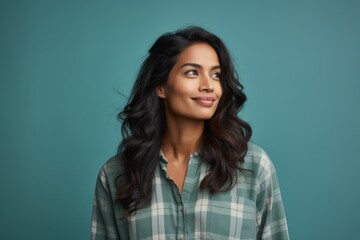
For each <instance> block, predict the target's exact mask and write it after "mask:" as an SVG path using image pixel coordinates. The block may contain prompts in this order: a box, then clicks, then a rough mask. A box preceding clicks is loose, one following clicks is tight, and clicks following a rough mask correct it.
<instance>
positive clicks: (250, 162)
mask: <svg viewBox="0 0 360 240" xmlns="http://www.w3.org/2000/svg"><path fill="white" fill-rule="evenodd" d="M242 88H243V87H242V85H241V84H240V82H239V80H238V79H237V75H236V72H235V70H234V67H233V64H232V62H231V58H230V55H229V53H228V51H227V49H226V47H225V45H224V44H223V42H222V41H221V40H220V39H219V38H218V37H217V36H215V35H214V34H212V33H209V32H207V31H206V30H204V29H202V28H199V27H189V28H186V29H183V30H179V31H177V32H174V33H167V34H164V35H162V36H160V37H159V38H158V40H157V41H156V42H155V43H154V45H153V46H152V47H151V48H150V50H149V55H148V57H147V58H146V59H145V61H144V63H143V65H142V67H141V70H140V72H139V75H138V77H137V79H136V82H135V85H134V88H133V91H132V94H131V97H130V99H129V102H128V104H127V105H126V106H125V108H124V110H123V111H122V112H121V113H119V118H120V119H121V120H122V121H123V122H122V134H123V140H122V142H121V144H120V146H119V150H118V153H117V155H116V156H114V157H113V158H111V159H110V160H108V161H107V162H106V163H105V164H104V166H103V167H102V169H101V171H100V173H99V177H98V181H97V185H96V191H95V199H94V208H93V221H92V239H95V240H99V239H279V240H281V239H288V232H287V223H286V218H285V214H284V209H283V205H282V199H281V195H280V190H279V184H278V181H277V177H276V172H275V169H274V167H273V165H272V162H271V161H270V159H269V157H268V155H267V154H266V153H265V152H264V151H263V150H262V149H261V148H259V147H258V146H256V145H255V144H254V143H251V142H250V137H251V128H250V126H249V125H248V124H247V123H246V122H245V121H243V120H241V119H240V118H239V117H238V115H237V113H238V111H239V110H240V109H241V107H242V106H243V104H244V102H245V101H246V96H245V94H244V93H243V91H242Z"/></svg>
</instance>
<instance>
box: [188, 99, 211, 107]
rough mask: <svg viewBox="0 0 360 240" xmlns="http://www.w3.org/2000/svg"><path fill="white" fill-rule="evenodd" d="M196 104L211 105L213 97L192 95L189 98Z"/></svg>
mask: <svg viewBox="0 0 360 240" xmlns="http://www.w3.org/2000/svg"><path fill="white" fill-rule="evenodd" d="M191 99H192V100H194V101H195V102H196V103H197V104H199V105H201V106H204V107H212V106H213V105H214V102H215V98H213V97H193V98H191Z"/></svg>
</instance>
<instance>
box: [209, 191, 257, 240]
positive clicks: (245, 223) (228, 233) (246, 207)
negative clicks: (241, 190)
mask: <svg viewBox="0 0 360 240" xmlns="http://www.w3.org/2000/svg"><path fill="white" fill-rule="evenodd" d="M207 223H208V224H207V226H208V229H206V232H207V234H208V237H209V239H232V238H234V239H240V238H241V239H255V238H256V204H255V202H254V201H252V200H250V199H248V198H244V197H241V196H236V195H230V194H229V193H216V194H212V195H211V197H210V199H209V206H208V211H207Z"/></svg>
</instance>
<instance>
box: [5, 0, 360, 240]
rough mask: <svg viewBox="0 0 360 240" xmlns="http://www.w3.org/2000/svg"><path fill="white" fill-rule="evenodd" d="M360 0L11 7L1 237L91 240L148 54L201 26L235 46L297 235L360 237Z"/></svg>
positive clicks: (257, 133) (253, 119) (258, 134)
mask: <svg viewBox="0 0 360 240" xmlns="http://www.w3.org/2000/svg"><path fill="white" fill-rule="evenodd" d="M359 10H360V3H359V1H349V0H348V1H340V0H339V1H235V0H231V1H230V0H229V1H110V0H109V1H68V0H66V1H1V2H0V80H1V81H0V89H1V94H0V105H1V106H0V107H1V111H0V114H1V120H0V121H1V124H0V150H1V151H0V178H1V179H0V189H1V190H0V194H1V195H0V221H1V222H0V238H1V239H4V240H11V239H40V240H41V239H89V231H90V219H91V208H92V200H93V193H94V184H95V180H96V176H97V173H98V171H99V169H100V167H101V165H102V164H103V163H104V162H105V161H106V160H107V159H108V158H109V157H110V156H112V155H113V154H115V152H116V148H117V145H118V143H119V141H120V132H119V128H120V125H119V123H118V122H117V120H116V118H115V117H116V113H117V112H118V111H119V110H120V109H121V108H122V107H123V106H124V103H125V101H126V98H124V97H122V96H121V95H120V94H118V93H117V92H118V91H119V92H121V93H123V94H125V95H128V94H129V91H130V89H131V87H132V84H133V81H134V78H135V76H136V72H137V70H138V68H139V66H140V64H141V62H142V60H143V59H144V56H145V55H146V51H147V49H148V48H149V47H150V45H151V44H152V43H153V42H154V40H155V39H156V38H157V37H158V36H159V35H160V34H162V33H164V32H167V31H173V30H175V29H177V28H180V27H184V26H187V25H192V24H197V25H200V26H203V27H205V28H207V29H208V30H210V31H212V32H214V33H216V34H218V35H219V36H220V37H221V38H222V39H223V40H224V41H225V42H226V44H227V46H228V47H229V49H230V51H231V53H232V56H233V58H234V60H235V64H236V68H237V70H238V72H239V76H240V78H241V81H242V83H243V84H244V86H245V92H246V94H247V95H248V102H247V103H246V106H245V109H244V111H243V112H242V113H241V114H240V115H241V116H242V117H243V118H244V119H245V120H247V121H248V122H249V123H250V124H251V125H252V127H253V129H254V137H253V141H255V142H256V143H257V144H258V145H260V146H261V147H263V148H264V149H265V150H266V151H267V152H268V153H269V155H270V156H271V158H272V160H273V162H274V164H275V166H276V169H277V172H278V176H279V179H280V183H281V187H282V194H283V199H284V204H285V208H286V213H287V218H288V223H289V229H290V236H291V239H307V240H309V239H330V240H331V239H356V238H357V237H358V235H359V234H358V232H357V227H358V224H359V220H358V216H359V214H360V210H359V207H358V206H359V202H360V190H359V182H360V177H359V169H360V159H359V155H358V153H357V151H358V148H359V146H360V141H359V137H360V128H359V123H360V107H359V103H360V94H359V92H358V91H359V88H360V79H359V76H360V74H359V69H360V31H359V29H360V14H359Z"/></svg>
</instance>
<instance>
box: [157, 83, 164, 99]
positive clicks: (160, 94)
mask: <svg viewBox="0 0 360 240" xmlns="http://www.w3.org/2000/svg"><path fill="white" fill-rule="evenodd" d="M156 95H158V97H159V98H164V99H165V98H166V93H165V88H164V86H159V87H157V88H156Z"/></svg>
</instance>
